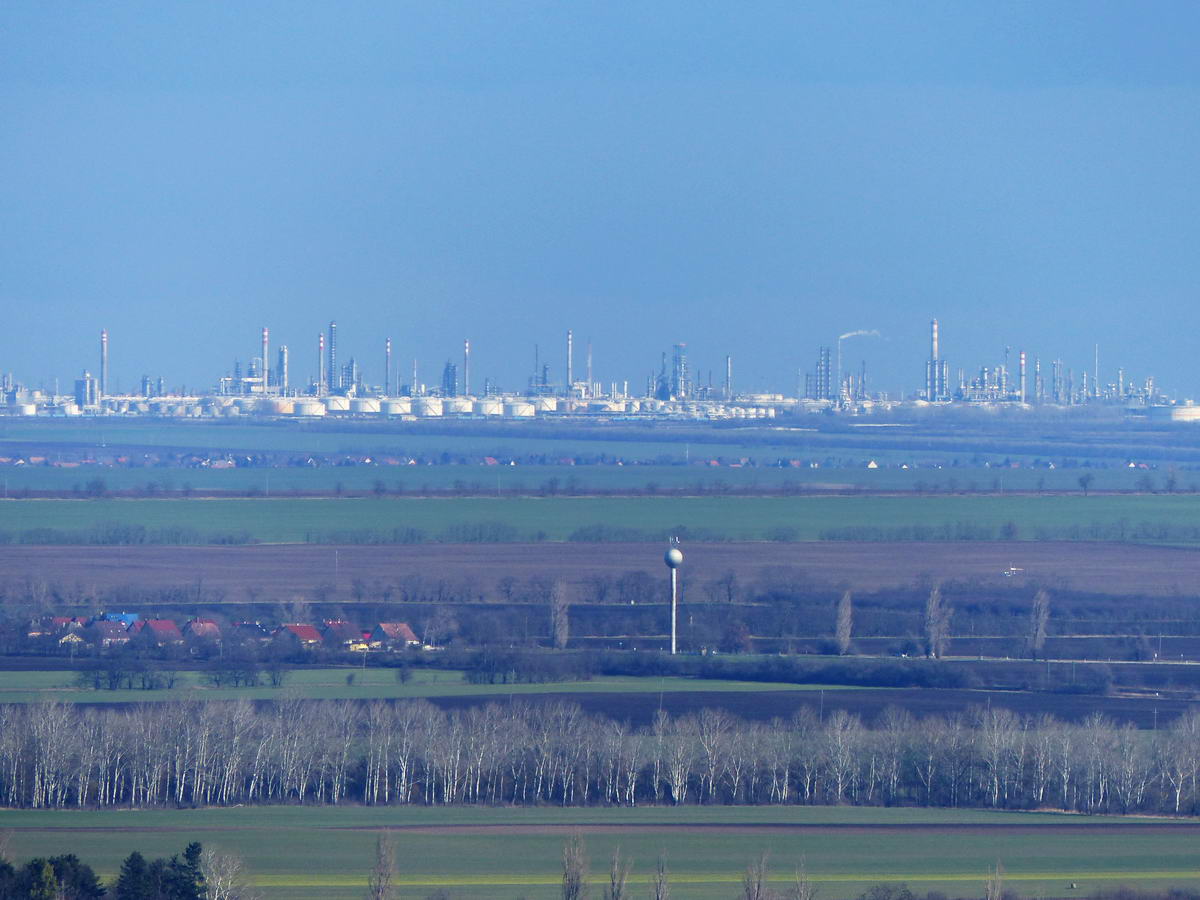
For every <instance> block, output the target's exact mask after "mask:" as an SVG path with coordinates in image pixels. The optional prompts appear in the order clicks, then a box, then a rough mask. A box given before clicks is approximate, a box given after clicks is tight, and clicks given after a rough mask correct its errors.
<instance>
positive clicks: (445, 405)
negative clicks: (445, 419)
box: [442, 397, 475, 416]
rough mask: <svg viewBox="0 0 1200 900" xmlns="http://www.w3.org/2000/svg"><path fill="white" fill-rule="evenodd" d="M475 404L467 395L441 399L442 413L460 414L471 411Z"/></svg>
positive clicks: (446, 414)
mask: <svg viewBox="0 0 1200 900" xmlns="http://www.w3.org/2000/svg"><path fill="white" fill-rule="evenodd" d="M474 409H475V404H474V403H472V402H471V401H470V399H468V398H467V397H449V398H447V399H445V400H443V401H442V415H444V416H462V415H466V414H468V413H470V412H472V411H473V410H474Z"/></svg>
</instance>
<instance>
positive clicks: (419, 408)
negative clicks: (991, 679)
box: [413, 397, 442, 416]
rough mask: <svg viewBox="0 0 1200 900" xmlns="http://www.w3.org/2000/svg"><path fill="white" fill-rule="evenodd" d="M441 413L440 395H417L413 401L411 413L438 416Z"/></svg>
mask: <svg viewBox="0 0 1200 900" xmlns="http://www.w3.org/2000/svg"><path fill="white" fill-rule="evenodd" d="M441 414H442V398H441V397H418V398H417V399H416V400H414V401H413V415H416V416H440V415H441Z"/></svg>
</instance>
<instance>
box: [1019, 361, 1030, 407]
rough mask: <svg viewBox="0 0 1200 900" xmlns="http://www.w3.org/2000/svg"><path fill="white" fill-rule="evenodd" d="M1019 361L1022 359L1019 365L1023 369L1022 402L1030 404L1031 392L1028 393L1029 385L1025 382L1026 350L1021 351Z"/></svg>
mask: <svg viewBox="0 0 1200 900" xmlns="http://www.w3.org/2000/svg"><path fill="white" fill-rule="evenodd" d="M1019 359H1020V363H1019V365H1020V367H1021V402H1022V403H1028V402H1029V391H1028V384H1027V383H1026V381H1025V351H1024V350H1022V351H1021V355H1020V357H1019Z"/></svg>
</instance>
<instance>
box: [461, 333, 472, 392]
mask: <svg viewBox="0 0 1200 900" xmlns="http://www.w3.org/2000/svg"><path fill="white" fill-rule="evenodd" d="M463 396H464V397H470V396H471V342H470V340H463Z"/></svg>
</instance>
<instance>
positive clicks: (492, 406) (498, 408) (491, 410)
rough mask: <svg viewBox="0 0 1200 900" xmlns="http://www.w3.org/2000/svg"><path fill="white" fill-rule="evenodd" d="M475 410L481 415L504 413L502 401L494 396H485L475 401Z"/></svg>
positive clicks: (499, 414)
mask: <svg viewBox="0 0 1200 900" xmlns="http://www.w3.org/2000/svg"><path fill="white" fill-rule="evenodd" d="M475 412H477V413H479V415H481V416H502V415H504V401H503V400H499V399H497V398H495V397H485V398H483V399H482V400H476V401H475Z"/></svg>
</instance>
